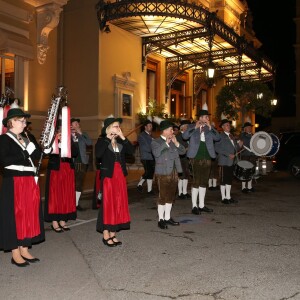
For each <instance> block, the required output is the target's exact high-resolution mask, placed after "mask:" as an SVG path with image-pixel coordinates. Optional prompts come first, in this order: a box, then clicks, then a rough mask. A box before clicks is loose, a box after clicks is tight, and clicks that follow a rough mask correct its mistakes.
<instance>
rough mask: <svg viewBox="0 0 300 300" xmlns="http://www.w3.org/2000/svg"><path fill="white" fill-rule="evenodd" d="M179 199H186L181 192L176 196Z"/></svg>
mask: <svg viewBox="0 0 300 300" xmlns="http://www.w3.org/2000/svg"><path fill="white" fill-rule="evenodd" d="M178 198H179V199H186V196H185V195H183V194H182V193H181V194H180V195H179V196H178Z"/></svg>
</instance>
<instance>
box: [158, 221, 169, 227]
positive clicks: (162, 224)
mask: <svg viewBox="0 0 300 300" xmlns="http://www.w3.org/2000/svg"><path fill="white" fill-rule="evenodd" d="M158 227H159V228H160V229H168V226H167V224H166V221H165V220H162V219H160V220H159V221H158Z"/></svg>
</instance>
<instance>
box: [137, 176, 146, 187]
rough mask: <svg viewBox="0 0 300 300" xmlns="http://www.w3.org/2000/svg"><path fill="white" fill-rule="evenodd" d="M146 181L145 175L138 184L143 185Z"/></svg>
mask: <svg viewBox="0 0 300 300" xmlns="http://www.w3.org/2000/svg"><path fill="white" fill-rule="evenodd" d="M144 182H145V179H144V178H143V177H141V179H140V181H139V183H138V185H143V183H144Z"/></svg>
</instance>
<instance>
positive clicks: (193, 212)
mask: <svg viewBox="0 0 300 300" xmlns="http://www.w3.org/2000/svg"><path fill="white" fill-rule="evenodd" d="M192 214H194V215H200V211H199V208H198V207H196V206H195V207H193V209H192Z"/></svg>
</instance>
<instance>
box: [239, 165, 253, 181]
mask: <svg viewBox="0 0 300 300" xmlns="http://www.w3.org/2000/svg"><path fill="white" fill-rule="evenodd" d="M254 173H255V166H254V165H253V164H252V163H251V162H250V161H248V160H240V161H239V162H238V163H237V164H236V165H235V166H234V175H235V177H237V178H238V179H239V180H242V181H249V180H251V179H252V177H253V175H254Z"/></svg>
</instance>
